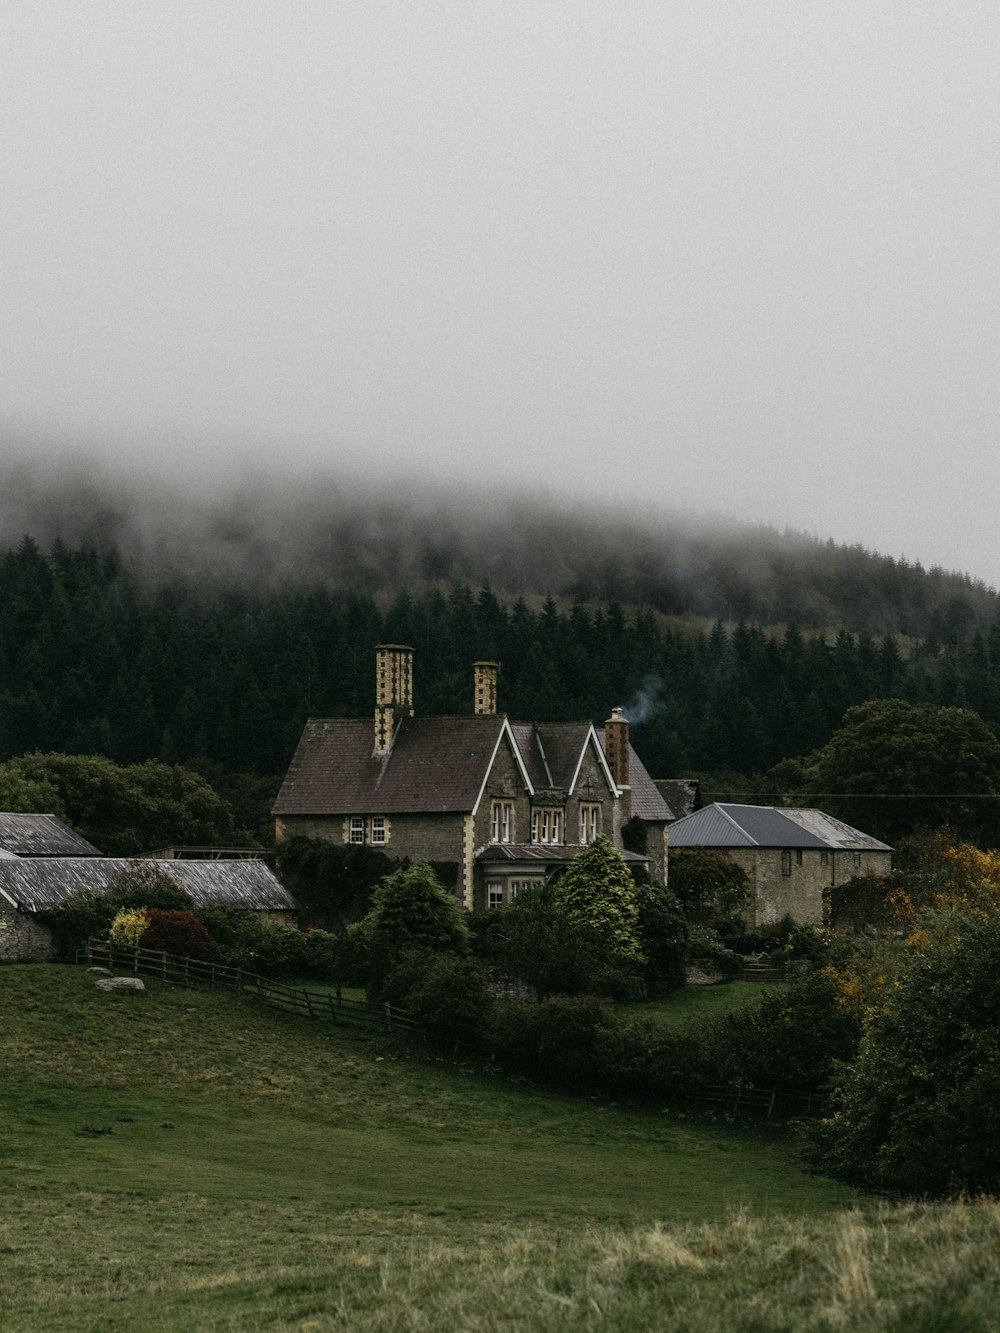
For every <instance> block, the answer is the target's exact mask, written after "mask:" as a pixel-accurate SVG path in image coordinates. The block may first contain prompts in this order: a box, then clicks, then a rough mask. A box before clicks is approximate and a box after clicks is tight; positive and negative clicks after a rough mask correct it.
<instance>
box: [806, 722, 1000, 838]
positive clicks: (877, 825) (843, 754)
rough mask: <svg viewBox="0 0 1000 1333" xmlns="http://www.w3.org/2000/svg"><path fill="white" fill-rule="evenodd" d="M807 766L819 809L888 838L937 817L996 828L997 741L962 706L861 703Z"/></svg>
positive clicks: (977, 828)
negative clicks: (819, 803) (820, 801)
mask: <svg viewBox="0 0 1000 1333" xmlns="http://www.w3.org/2000/svg"><path fill="white" fill-rule="evenodd" d="M805 767H806V777H807V781H808V784H809V788H810V790H812V791H813V792H814V793H815V794H816V798H817V800H822V804H823V806H824V808H826V809H829V810H830V811H831V812H832V813H835V814H837V815H839V816H840V817H841V818H843V819H845V820H846V821H847V822H848V823H851V824H854V825H856V826H857V827H859V828H864V829H865V830H866V831H869V832H873V833H875V834H876V835H877V836H879V837H881V838H883V839H884V840H885V841H887V842H890V843H894V842H896V841H898V840H899V839H900V838H902V837H904V836H905V835H907V834H910V833H913V832H914V831H915V830H917V829H919V828H936V827H938V826H939V825H941V824H951V825H953V826H954V827H955V828H956V829H957V831H958V833H959V835H960V836H961V837H964V838H967V839H971V840H976V839H978V838H986V839H989V838H990V837H992V836H994V835H995V830H996V826H997V812H998V810H1000V740H998V738H997V735H996V732H995V731H994V730H993V728H992V727H991V726H989V725H988V724H987V723H986V722H984V721H983V719H982V718H981V717H979V716H978V714H976V713H973V712H971V711H970V710H969V709H967V708H941V707H936V706H932V705H929V704H913V703H908V702H906V701H905V700H902V699H882V700H872V701H870V702H868V703H865V704H861V705H859V706H857V707H855V708H851V709H849V710H848V711H847V713H846V714H845V716H844V722H843V725H842V726H841V727H840V728H838V730H837V731H836V732H835V733H834V734H833V736H832V737H831V738H830V740H829V741H827V743H826V744H825V745H824V746H822V747H821V748H820V749H819V750H816V751H815V752H814V753H813V754H811V755H810V756H809V757H808V758H807V759H806V761H805ZM984 797H989V798H991V799H982V798H984Z"/></svg>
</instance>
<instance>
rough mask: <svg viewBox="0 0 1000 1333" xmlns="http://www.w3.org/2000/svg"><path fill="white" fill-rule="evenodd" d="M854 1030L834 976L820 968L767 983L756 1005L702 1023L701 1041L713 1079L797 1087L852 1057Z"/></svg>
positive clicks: (852, 1014) (819, 1080)
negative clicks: (772, 985) (781, 982)
mask: <svg viewBox="0 0 1000 1333" xmlns="http://www.w3.org/2000/svg"><path fill="white" fill-rule="evenodd" d="M859 1035H860V1029H859V1022H858V1014H857V1011H856V1010H854V1009H852V1008H851V1007H850V1006H848V1005H846V1004H844V1003H843V994H842V990H841V987H840V985H839V983H838V980H837V978H836V976H835V975H833V974H831V973H828V972H826V971H821V972H808V973H806V974H805V975H804V976H802V977H799V978H797V979H796V980H794V981H792V982H791V983H790V984H789V985H788V986H782V987H780V988H777V987H776V988H774V989H771V988H770V987H768V988H767V989H765V990H764V992H763V994H762V995H761V998H760V1000H759V1002H758V1003H757V1004H755V1005H750V1006H748V1007H747V1008H745V1009H739V1010H737V1011H736V1012H734V1013H731V1014H727V1015H726V1016H725V1017H724V1018H720V1019H718V1020H717V1021H716V1022H715V1023H713V1024H711V1025H709V1026H708V1027H706V1029H705V1030H704V1034H703V1041H704V1050H705V1055H706V1058H707V1059H708V1060H709V1062H710V1063H711V1065H712V1066H713V1068H714V1069H715V1079H716V1081H718V1082H720V1083H740V1084H745V1085H753V1086H757V1087H762V1088H790V1089H794V1090H796V1091H798V1090H807V1089H815V1088H819V1087H821V1086H822V1085H823V1084H824V1083H826V1082H827V1081H828V1080H829V1079H830V1078H831V1077H832V1076H833V1073H834V1071H835V1070H836V1068H837V1066H838V1064H839V1063H840V1062H841V1061H845V1060H850V1059H851V1058H852V1057H853V1055H854V1053H855V1051H856V1049H857V1043H858V1038H859Z"/></svg>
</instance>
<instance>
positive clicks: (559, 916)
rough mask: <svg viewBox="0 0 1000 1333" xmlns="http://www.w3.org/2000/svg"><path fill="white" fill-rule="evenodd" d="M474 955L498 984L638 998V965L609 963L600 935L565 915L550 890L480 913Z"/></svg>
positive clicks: (532, 891) (543, 992)
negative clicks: (490, 970) (476, 955)
mask: <svg viewBox="0 0 1000 1333" xmlns="http://www.w3.org/2000/svg"><path fill="white" fill-rule="evenodd" d="M474 939H475V943H476V950H477V952H478V953H479V955H480V956H481V957H482V958H483V960H484V961H485V962H486V963H487V964H488V965H489V966H490V968H491V969H492V971H493V973H494V974H495V975H496V976H497V977H498V979H500V980H501V981H504V982H508V983H514V984H519V985H523V986H526V987H528V988H529V990H531V991H533V992H534V993H535V995H536V996H537V997H538V998H539V999H540V1000H541V999H545V998H546V997H547V996H550V995H581V994H587V995H609V996H613V997H614V998H616V999H640V998H642V995H643V993H644V987H643V984H642V977H641V974H640V965H639V963H638V962H634V963H631V964H626V965H623V964H621V963H619V962H616V960H614V959H613V958H610V957H609V955H608V951H607V948H606V944H605V941H604V938H603V937H602V935H601V934H600V932H599V931H597V930H595V929H594V928H593V927H592V926H590V925H587V924H586V923H584V922H581V921H579V920H575V919H574V918H573V917H571V916H570V915H569V914H568V913H567V912H565V911H564V910H563V909H562V907H561V906H560V903H559V901H558V899H557V895H556V892H555V890H554V888H553V886H552V885H550V884H544V885H539V886H537V887H536V888H529V889H522V891H521V892H520V893H519V894H518V895H517V898H516V899H515V900H514V902H512V903H510V904H509V905H508V906H506V907H501V908H495V909H493V910H492V911H490V912H488V913H481V914H479V919H478V920H477V921H476V922H475V933H474Z"/></svg>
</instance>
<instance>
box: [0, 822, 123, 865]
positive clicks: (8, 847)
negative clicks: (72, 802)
mask: <svg viewBox="0 0 1000 1333" xmlns="http://www.w3.org/2000/svg"><path fill="white" fill-rule="evenodd" d="M0 850H2V851H5V852H10V853H11V854H12V855H14V856H100V854H101V853H100V852H99V851H98V850H97V848H96V847H94V846H92V845H91V844H90V843H89V842H88V841H87V839H86V838H81V836H80V835H79V833H75V832H74V831H73V830H72V829H71V828H67V826H66V825H65V824H64V823H63V822H62V820H60V819H56V817H55V815H22V814H17V813H12V812H10V811H3V812H0Z"/></svg>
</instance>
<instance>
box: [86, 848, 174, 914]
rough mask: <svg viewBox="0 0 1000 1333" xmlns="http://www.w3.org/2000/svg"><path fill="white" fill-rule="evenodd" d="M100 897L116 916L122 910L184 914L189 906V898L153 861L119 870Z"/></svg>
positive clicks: (132, 864)
mask: <svg viewBox="0 0 1000 1333" xmlns="http://www.w3.org/2000/svg"><path fill="white" fill-rule="evenodd" d="M104 896H105V897H106V898H107V900H108V902H109V903H113V904H114V909H115V911H116V912H117V911H118V910H119V909H120V908H122V907H129V908H132V907H157V908H161V909H162V910H163V911H167V912H172V911H179V912H186V911H188V910H189V909H190V908H191V907H192V905H193V904H192V901H191V895H190V894H189V893H187V892H186V891H185V890H184V889H182V888H181V886H180V885H179V884H178V883H177V881H176V880H174V879H171V877H170V876H169V875H168V874H167V872H166V871H165V870H161V869H160V867H159V866H158V865H157V864H156V862H155V861H133V862H131V863H130V864H129V865H127V866H126V867H125V869H124V870H119V871H118V872H117V873H116V874H114V875H112V876H111V878H110V879H109V880H108V884H107V888H106V889H105V890H104Z"/></svg>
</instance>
